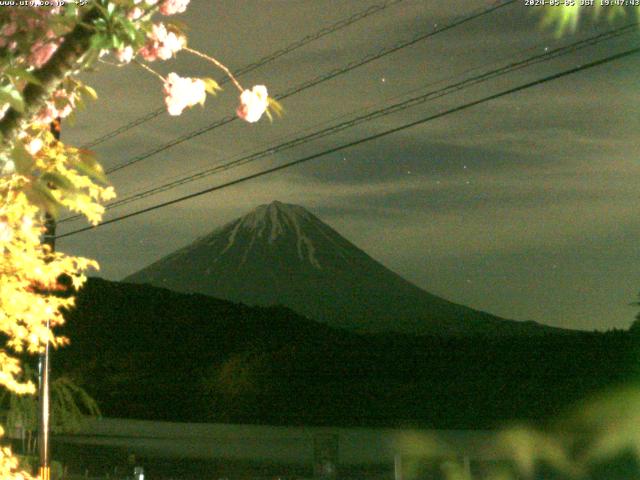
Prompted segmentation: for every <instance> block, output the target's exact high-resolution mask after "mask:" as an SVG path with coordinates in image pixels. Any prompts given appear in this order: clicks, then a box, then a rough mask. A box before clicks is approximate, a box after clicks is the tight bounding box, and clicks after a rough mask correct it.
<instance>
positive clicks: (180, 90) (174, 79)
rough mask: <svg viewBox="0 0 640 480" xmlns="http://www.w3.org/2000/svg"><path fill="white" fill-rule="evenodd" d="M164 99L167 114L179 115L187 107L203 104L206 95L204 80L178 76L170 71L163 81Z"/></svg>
mask: <svg viewBox="0 0 640 480" xmlns="http://www.w3.org/2000/svg"><path fill="white" fill-rule="evenodd" d="M164 95H165V97H164V101H165V103H166V104H167V111H168V112H169V115H180V114H181V113H182V111H183V110H184V109H185V108H187V107H193V106H194V105H196V104H198V103H199V104H200V105H203V104H204V101H205V99H206V97H207V92H206V89H205V85H204V82H203V81H202V80H200V79H199V78H189V77H180V76H179V75H178V74H176V73H170V74H169V75H168V76H167V79H166V81H165V83H164Z"/></svg>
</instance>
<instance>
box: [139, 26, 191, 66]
mask: <svg viewBox="0 0 640 480" xmlns="http://www.w3.org/2000/svg"><path fill="white" fill-rule="evenodd" d="M184 45H185V38H184V37H183V36H178V35H176V34H175V33H174V32H169V31H167V28H166V27H165V26H164V25H163V24H162V23H159V24H156V25H153V26H152V27H151V33H150V34H149V35H148V38H147V44H146V45H145V46H144V47H142V48H141V49H140V55H142V58H144V59H145V60H146V61H148V62H152V61H154V60H157V59H158V58H159V59H161V60H168V59H170V58H171V57H172V56H173V55H175V54H176V53H177V52H179V51H180V50H182V48H183V47H184Z"/></svg>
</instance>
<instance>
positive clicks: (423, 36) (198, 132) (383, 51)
mask: <svg viewBox="0 0 640 480" xmlns="http://www.w3.org/2000/svg"><path fill="white" fill-rule="evenodd" d="M517 1H518V0H506V1H504V2H502V3H499V4H497V5H493V6H491V7H488V8H484V9H481V10H475V11H474V12H473V13H471V14H469V15H466V16H461V17H458V18H457V19H456V20H454V21H453V22H451V23H449V24H447V25H443V26H442V27H437V28H436V29H435V30H430V31H429V32H427V33H421V34H420V35H418V36H415V37H413V38H411V39H410V40H405V41H402V42H399V43H397V44H395V45H393V46H391V47H387V48H382V49H381V50H380V51H378V52H375V53H373V54H370V55H368V56H366V57H364V58H362V59H360V60H356V61H354V62H351V63H348V64H347V65H345V66H343V67H341V68H338V69H334V70H331V71H330V72H328V73H325V74H322V75H319V76H317V77H315V78H312V79H311V80H308V81H306V82H304V83H302V84H300V85H297V86H295V87H293V88H291V89H289V90H288V91H286V92H284V93H281V94H279V95H276V97H275V98H276V100H284V99H285V98H287V97H290V96H292V95H295V94H297V93H300V92H302V91H304V90H307V89H309V88H311V87H314V86H316V85H318V84H320V83H324V82H326V81H328V80H331V79H333V78H335V77H338V76H339V75H343V74H345V73H348V72H350V71H352V70H354V69H356V68H359V67H361V66H363V65H366V64H368V63H370V62H373V61H374V60H378V59H380V58H382V57H385V56H387V55H390V54H392V53H395V52H397V51H398V50H401V49H404V48H407V47H409V46H412V45H415V44H416V43H418V42H420V41H422V40H426V39H427V38H430V37H433V36H435V35H438V34H439V33H442V32H446V31H448V30H451V29H453V28H455V27H458V26H460V25H462V24H464V23H467V22H470V21H472V20H475V19H477V18H480V17H482V16H484V15H488V14H490V13H493V12H495V11H496V10H498V9H500V8H503V7H506V6H507V5H511V4H512V3H515V2H517ZM237 118H238V117H237V116H235V115H229V116H227V117H224V118H222V119H220V120H217V121H216V122H213V123H211V124H210V125H207V126H206V127H202V128H200V129H198V130H194V131H192V132H189V133H186V134H184V135H182V136H180V137H177V138H175V139H173V140H171V141H170V142H168V143H165V144H164V145H161V146H159V147H156V148H154V149H152V150H149V151H147V152H145V153H142V154H140V155H138V156H135V157H133V158H131V159H129V160H126V161H125V162H123V163H120V164H118V165H114V166H113V167H110V168H108V169H106V173H108V174H109V173H113V172H117V171H118V170H122V169H123V168H126V167H129V166H131V165H134V164H136V163H138V162H141V161H142V160H146V159H147V158H149V157H152V156H154V155H157V154H158V153H161V152H163V151H165V150H168V149H169V148H172V147H175V146H176V145H179V144H181V143H183V142H186V141H187V140H191V139H192V138H195V137H198V136H200V135H202V134H204V133H206V132H209V131H211V130H213V129H215V128H218V127H221V126H223V125H226V124H228V123H230V122H233V121H234V120H236V119H237Z"/></svg>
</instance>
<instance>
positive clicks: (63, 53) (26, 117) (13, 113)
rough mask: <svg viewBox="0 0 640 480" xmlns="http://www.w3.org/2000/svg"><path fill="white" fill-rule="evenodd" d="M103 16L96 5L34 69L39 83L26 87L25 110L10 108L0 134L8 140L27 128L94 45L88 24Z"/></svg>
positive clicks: (0, 121) (3, 119)
mask: <svg viewBox="0 0 640 480" xmlns="http://www.w3.org/2000/svg"><path fill="white" fill-rule="evenodd" d="M99 16H100V11H99V10H98V9H97V8H92V9H91V10H89V11H87V13H85V14H84V15H83V16H82V19H81V20H80V22H79V23H78V24H77V25H76V26H75V27H74V29H73V30H72V31H71V32H69V33H68V34H67V35H65V36H64V37H63V42H62V44H61V45H60V48H58V49H57V50H56V52H55V53H54V54H53V56H52V57H51V59H49V61H48V62H47V63H46V64H45V65H44V66H43V67H42V68H39V69H38V70H35V71H34V72H33V75H34V77H35V78H36V79H37V80H38V82H39V84H35V83H29V85H28V86H27V87H26V88H25V89H24V91H23V98H24V110H23V111H22V112H20V111H18V110H16V109H14V108H10V109H9V110H7V112H6V113H5V115H4V118H2V120H0V134H1V135H2V137H3V139H4V140H5V141H7V140H11V139H13V138H14V137H15V136H16V134H17V133H18V132H19V131H20V130H22V129H24V128H25V126H26V124H27V123H28V122H29V121H30V119H31V118H32V117H33V116H34V115H35V114H36V113H37V112H38V111H39V110H40V109H41V108H42V106H43V105H44V104H45V102H46V101H47V100H48V99H49V97H51V94H52V93H53V91H54V90H55V89H56V88H57V87H58V85H59V84H60V82H61V81H62V80H63V79H64V77H65V76H66V75H67V74H68V73H69V72H71V71H73V70H74V69H75V68H76V66H77V65H76V64H77V62H78V60H79V59H80V58H82V56H83V55H85V54H86V53H87V51H88V50H89V48H90V40H91V37H92V35H93V33H94V32H93V30H92V29H90V28H88V27H87V26H86V25H87V24H92V23H93V20H95V19H96V18H98V17H99Z"/></svg>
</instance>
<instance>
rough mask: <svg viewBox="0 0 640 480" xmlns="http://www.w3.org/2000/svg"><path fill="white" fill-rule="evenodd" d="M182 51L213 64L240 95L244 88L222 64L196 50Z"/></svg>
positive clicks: (185, 48)
mask: <svg viewBox="0 0 640 480" xmlns="http://www.w3.org/2000/svg"><path fill="white" fill-rule="evenodd" d="M183 50H185V51H187V52H189V53H192V54H193V55H195V56H197V57H200V58H204V59H205V60H208V61H210V62H211V63H213V64H214V65H215V66H216V67H218V68H219V69H220V70H222V71H223V72H224V73H226V74H227V76H228V77H229V78H230V79H231V81H232V82H233V84H234V85H235V86H236V88H237V89H238V90H239V91H240V93H242V92H243V91H244V88H242V85H240V82H238V80H236V77H234V76H233V74H232V73H231V70H229V69H228V68H227V67H226V66H225V65H223V64H222V63H220V62H219V61H218V60H216V59H215V58H213V57H210V56H209V55H206V54H204V53H202V52H199V51H198V50H194V49H193V48H189V47H184V48H183Z"/></svg>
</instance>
